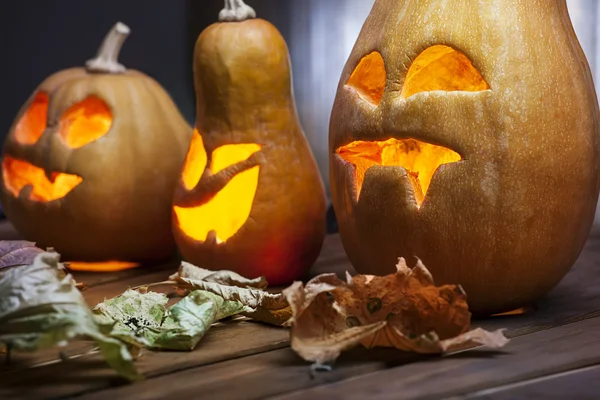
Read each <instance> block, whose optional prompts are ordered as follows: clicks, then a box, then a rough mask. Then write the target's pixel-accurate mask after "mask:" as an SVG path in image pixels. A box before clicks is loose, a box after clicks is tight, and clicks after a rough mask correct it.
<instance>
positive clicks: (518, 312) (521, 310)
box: [492, 307, 531, 317]
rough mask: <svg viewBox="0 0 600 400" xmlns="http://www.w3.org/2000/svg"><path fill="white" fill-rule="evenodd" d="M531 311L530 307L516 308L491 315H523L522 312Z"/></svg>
mask: <svg viewBox="0 0 600 400" xmlns="http://www.w3.org/2000/svg"><path fill="white" fill-rule="evenodd" d="M530 311H531V309H529V308H525V307H522V308H517V309H516V310H513V311H509V312H505V313H501V314H494V315H492V317H507V316H513V315H523V314H528V313H529V312H530Z"/></svg>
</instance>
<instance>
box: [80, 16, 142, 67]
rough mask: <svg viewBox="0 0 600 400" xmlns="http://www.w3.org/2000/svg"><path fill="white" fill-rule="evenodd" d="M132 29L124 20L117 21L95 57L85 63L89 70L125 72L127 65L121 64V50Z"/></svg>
mask: <svg viewBox="0 0 600 400" xmlns="http://www.w3.org/2000/svg"><path fill="white" fill-rule="evenodd" d="M130 32H131V30H130V29H129V27H128V26H127V25H125V24H124V23H122V22H117V23H116V24H115V25H114V26H113V27H112V29H111V30H110V32H108V35H106V37H105V38H104V41H103V42H102V44H101V45H100V49H98V53H97V54H96V57H95V58H92V59H91V60H89V61H88V62H86V63H85V67H86V69H87V70H88V71H89V72H100V73H109V74H120V73H123V72H125V67H124V66H123V65H122V64H119V61H118V59H119V52H120V51H121V47H122V46H123V43H124V42H125V39H127V36H129V33H130Z"/></svg>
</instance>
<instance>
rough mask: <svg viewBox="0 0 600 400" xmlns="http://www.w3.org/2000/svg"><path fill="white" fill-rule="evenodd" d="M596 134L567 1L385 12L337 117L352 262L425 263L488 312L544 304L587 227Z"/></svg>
mask: <svg viewBox="0 0 600 400" xmlns="http://www.w3.org/2000/svg"><path fill="white" fill-rule="evenodd" d="M599 123H600V121H599V120H598V104H597V99H596V94H595V91H594V86H593V83H592V79H591V75H590V71H589V68H588V65H587V62H586V59H585V57H584V55H583V52H582V50H581V48H580V47H579V44H578V42H577V39H576V37H575V34H574V32H573V30H572V27H571V23H570V20H569V16H568V13H567V8H566V4H565V1H564V0H559V1H544V0H490V1H485V2H473V1H471V0H457V1H450V2H449V1H441V0H419V1H416V0H406V1H389V0H378V1H376V3H375V5H374V7H373V9H372V11H371V14H370V16H369V18H368V19H367V21H366V22H365V25H364V27H363V30H362V32H361V34H360V36H359V38H358V41H357V43H356V45H355V47H354V49H353V51H352V54H351V56H350V58H349V60H348V63H347V64H346V67H345V70H344V72H343V75H342V80H341V82H340V86H339V89H338V93H337V98H336V101H335V105H334V108H333V112H332V117H331V130H330V154H331V159H330V161H331V163H330V167H331V190H332V197H333V203H334V206H335V210H336V215H337V216H338V219H339V226H340V231H341V236H342V239H343V242H344V246H345V248H346V250H347V253H348V255H349V257H350V259H351V261H352V263H353V264H354V266H355V267H356V269H357V270H358V271H359V272H362V273H374V274H385V273H388V272H391V270H393V268H394V265H395V262H396V260H397V259H398V257H406V258H409V259H412V260H415V258H416V257H419V258H420V259H422V260H423V262H424V263H425V265H427V267H428V268H429V269H430V270H431V272H432V273H433V276H434V277H435V279H436V281H438V282H439V283H457V284H461V285H462V286H463V287H464V289H465V290H466V291H467V293H468V296H469V304H470V307H471V309H472V311H474V312H476V313H484V314H485V313H494V312H503V311H510V310H511V309H513V308H517V307H520V306H523V305H526V304H527V303H528V302H531V301H534V300H535V299H536V298H538V297H539V296H540V295H542V294H544V293H545V292H547V291H548V290H549V289H550V288H552V287H553V286H554V285H555V284H556V283H557V282H558V281H559V280H560V279H561V278H562V277H563V276H564V274H565V273H566V272H567V270H568V269H569V268H570V266H571V265H572V264H573V263H574V261H575V259H576V258H577V256H578V254H579V252H580V250H581V248H582V246H583V244H584V242H585V240H586V237H587V234H588V232H589V230H590V227H591V224H592V221H593V217H594V210H595V207H596V202H597V200H598V190H599V179H598V178H599V174H598V167H599V165H598V162H599V151H600V148H599V140H598V126H599V125H598V124H599Z"/></svg>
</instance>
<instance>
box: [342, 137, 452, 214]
mask: <svg viewBox="0 0 600 400" xmlns="http://www.w3.org/2000/svg"><path fill="white" fill-rule="evenodd" d="M336 153H337V154H338V155H339V156H340V157H342V158H343V159H344V160H345V161H347V162H349V163H351V164H353V165H354V170H355V176H356V196H357V198H358V196H359V195H360V191H361V189H362V184H363V181H364V179H365V173H366V172H367V170H368V169H369V168H371V167H372V166H374V165H383V166H400V167H402V168H404V169H405V170H406V172H407V173H408V177H409V180H410V182H411V184H412V188H413V192H414V194H415V200H416V202H417V206H418V207H420V206H421V203H422V202H423V199H424V198H425V195H426V194H427V190H428V189H429V185H430V184H431V179H432V178H433V174H434V173H435V171H436V170H437V169H438V168H439V166H440V165H442V164H449V163H453V162H457V161H460V160H461V157H460V155H459V154H458V153H456V152H454V151H452V150H450V149H448V148H445V147H442V146H436V145H433V144H430V143H425V142H422V141H419V140H416V139H389V140H386V141H381V142H365V141H356V142H352V143H350V144H348V145H346V146H343V147H340V148H339V149H338V150H337V151H336Z"/></svg>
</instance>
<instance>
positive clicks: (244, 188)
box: [173, 0, 326, 285]
mask: <svg viewBox="0 0 600 400" xmlns="http://www.w3.org/2000/svg"><path fill="white" fill-rule="evenodd" d="M225 3H226V8H225V9H224V10H223V11H222V12H221V14H220V19H221V22H219V23H216V24H213V25H211V26H209V27H208V28H206V30H205V31H204V32H202V34H201V35H200V37H199V38H198V41H197V43H196V49H195V56H194V57H195V60H194V72H195V85H196V94H197V120H196V130H195V132H194V134H193V136H192V142H191V145H190V148H189V151H188V155H187V158H186V161H185V165H184V168H183V172H182V179H181V183H180V185H179V187H178V188H177V190H176V192H175V197H174V207H173V230H174V234H175V239H176V240H177V244H178V247H179V249H180V251H181V253H182V255H183V256H184V258H185V259H187V260H188V261H190V262H192V263H194V264H196V265H200V266H203V267H205V268H210V269H224V268H225V269H231V270H235V271H237V272H238V273H241V274H243V275H245V276H247V277H255V276H260V275H263V276H265V277H266V278H267V280H268V281H269V283H270V284H273V285H279V284H287V283H290V282H291V281H293V280H294V279H297V278H299V277H301V276H302V275H303V274H304V273H305V272H306V271H307V270H308V268H310V266H311V265H312V264H313V262H314V261H315V259H316V257H317V256H318V253H319V250H320V248H321V245H322V243H323V239H324V235H325V213H326V212H325V194H324V189H323V183H322V181H321V178H320V176H319V172H318V169H317V166H316V163H315V160H314V159H313V156H312V153H311V151H310V148H309V146H308V143H307V141H306V139H305V137H304V134H303V132H302V128H301V126H300V124H299V121H298V117H297V115H296V108H295V104H294V98H293V93H292V87H291V73H290V65H289V56H288V51H287V46H286V43H285V41H284V39H283V37H282V36H281V35H280V33H279V32H278V31H277V29H276V28H275V27H274V26H273V25H271V24H270V23H268V22H267V21H265V20H262V19H256V18H254V11H253V10H252V9H251V8H250V7H248V6H247V5H245V4H244V3H243V2H242V1H240V0H234V1H229V0H227V1H226V2H225Z"/></svg>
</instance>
